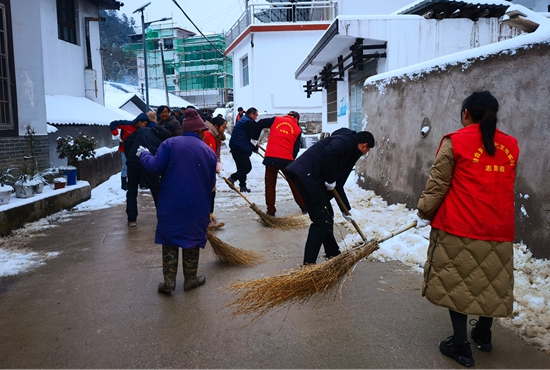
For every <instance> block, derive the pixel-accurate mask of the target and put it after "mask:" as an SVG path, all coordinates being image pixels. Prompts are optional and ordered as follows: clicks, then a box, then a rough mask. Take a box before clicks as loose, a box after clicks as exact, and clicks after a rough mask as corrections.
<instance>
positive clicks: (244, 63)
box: [241, 55, 249, 87]
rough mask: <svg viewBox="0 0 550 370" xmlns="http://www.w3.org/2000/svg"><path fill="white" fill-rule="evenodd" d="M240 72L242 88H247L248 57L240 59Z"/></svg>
mask: <svg viewBox="0 0 550 370" xmlns="http://www.w3.org/2000/svg"><path fill="white" fill-rule="evenodd" d="M241 71H242V75H243V77H242V80H243V87H244V86H248V84H249V81H248V55H247V56H245V57H244V58H243V59H241Z"/></svg>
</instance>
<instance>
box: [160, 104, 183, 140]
mask: <svg viewBox="0 0 550 370" xmlns="http://www.w3.org/2000/svg"><path fill="white" fill-rule="evenodd" d="M157 125H158V126H161V127H164V126H166V125H169V127H173V132H174V134H173V135H174V136H179V135H181V134H183V131H182V128H181V123H180V121H178V120H177V119H176V117H174V115H172V112H171V111H170V108H168V106H166V105H161V106H160V107H158V108H157Z"/></svg>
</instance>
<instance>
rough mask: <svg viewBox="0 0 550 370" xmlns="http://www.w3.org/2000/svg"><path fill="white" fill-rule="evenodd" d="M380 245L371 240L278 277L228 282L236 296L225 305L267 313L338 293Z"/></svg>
mask: <svg viewBox="0 0 550 370" xmlns="http://www.w3.org/2000/svg"><path fill="white" fill-rule="evenodd" d="M378 248H379V246H378V242H377V241H372V242H368V243H366V244H363V245H361V246H358V247H355V248H353V249H351V250H348V251H345V252H343V253H341V254H340V255H338V256H336V257H334V258H332V259H330V260H328V261H326V262H323V263H321V264H314V265H306V266H303V267H300V268H294V269H291V270H288V271H287V272H286V273H284V274H282V275H278V276H272V277H266V278H263V279H258V280H248V281H244V282H235V283H233V284H231V285H229V287H228V288H229V290H231V291H233V292H234V294H235V295H237V298H236V299H235V300H234V301H232V302H230V303H228V304H226V305H224V307H231V308H234V309H235V311H234V312H233V315H251V314H255V315H257V316H256V318H258V317H260V316H262V315H264V314H266V313H267V312H269V311H270V310H271V309H273V308H275V307H277V306H280V305H282V304H289V305H292V304H295V303H303V302H306V301H308V300H310V299H311V298H313V297H318V298H319V299H321V298H324V297H327V296H330V295H332V294H333V293H334V294H336V292H337V291H339V289H338V290H336V291H335V288H336V287H338V286H340V287H341V284H340V282H341V281H342V279H343V278H344V277H345V276H346V275H348V274H350V273H351V271H352V270H353V267H354V266H355V264H356V263H357V262H359V261H360V260H361V259H363V258H365V257H366V256H368V255H370V254H371V253H372V252H374V251H375V250H377V249H378Z"/></svg>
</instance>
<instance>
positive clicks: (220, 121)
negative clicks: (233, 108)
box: [210, 116, 225, 127]
mask: <svg viewBox="0 0 550 370" xmlns="http://www.w3.org/2000/svg"><path fill="white" fill-rule="evenodd" d="M210 122H211V123H212V124H213V125H214V126H216V127H220V126H222V125H223V124H224V122H225V119H224V118H223V117H218V116H216V117H214V118H212V121H210Z"/></svg>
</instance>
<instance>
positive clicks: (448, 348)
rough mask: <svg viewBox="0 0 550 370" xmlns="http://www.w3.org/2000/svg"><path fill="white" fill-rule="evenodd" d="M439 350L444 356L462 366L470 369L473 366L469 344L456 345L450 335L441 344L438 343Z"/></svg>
mask: <svg viewBox="0 0 550 370" xmlns="http://www.w3.org/2000/svg"><path fill="white" fill-rule="evenodd" d="M439 350H440V351H441V353H443V354H444V355H445V356H447V357H450V358H452V359H453V360H455V361H456V362H458V363H459V364H461V365H462V366H466V367H470V366H474V364H475V363H474V359H473V358H472V349H471V348H470V342H466V343H461V344H456V343H455V341H454V337H453V336H452V335H451V336H450V337H449V338H447V339H445V340H444V341H443V342H439Z"/></svg>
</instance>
